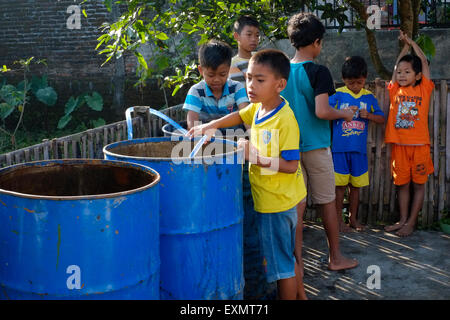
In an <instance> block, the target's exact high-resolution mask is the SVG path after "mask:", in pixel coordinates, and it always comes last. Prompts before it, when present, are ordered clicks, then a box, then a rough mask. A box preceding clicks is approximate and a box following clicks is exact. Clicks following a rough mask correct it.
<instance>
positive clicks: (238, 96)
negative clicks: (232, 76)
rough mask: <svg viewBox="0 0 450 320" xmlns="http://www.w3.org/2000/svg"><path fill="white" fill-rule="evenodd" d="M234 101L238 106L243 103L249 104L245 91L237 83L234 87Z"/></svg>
mask: <svg viewBox="0 0 450 320" xmlns="http://www.w3.org/2000/svg"><path fill="white" fill-rule="evenodd" d="M234 100H235V101H236V105H240V104H241V103H244V102H250V100H249V99H248V97H247V91H246V90H245V87H244V85H243V84H242V83H240V82H238V84H237V86H236V93H235V95H234Z"/></svg>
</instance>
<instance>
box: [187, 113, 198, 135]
mask: <svg viewBox="0 0 450 320" xmlns="http://www.w3.org/2000/svg"><path fill="white" fill-rule="evenodd" d="M186 120H187V129H188V130H190V129H191V128H192V127H193V126H195V122H198V113H197V112H194V111H191V110H189V111H188V113H187V118H186Z"/></svg>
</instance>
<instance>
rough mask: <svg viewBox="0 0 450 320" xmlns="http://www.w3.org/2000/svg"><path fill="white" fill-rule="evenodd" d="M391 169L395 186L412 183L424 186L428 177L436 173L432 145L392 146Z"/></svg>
mask: <svg viewBox="0 0 450 320" xmlns="http://www.w3.org/2000/svg"><path fill="white" fill-rule="evenodd" d="M391 169H392V176H393V177H394V184H395V185H397V186H401V185H404V184H407V183H408V182H410V181H411V179H412V181H413V182H414V183H416V184H424V183H426V182H427V180H428V175H429V174H430V173H433V172H434V166H433V161H432V160H431V155H430V145H422V146H404V145H397V144H393V145H392V153H391Z"/></svg>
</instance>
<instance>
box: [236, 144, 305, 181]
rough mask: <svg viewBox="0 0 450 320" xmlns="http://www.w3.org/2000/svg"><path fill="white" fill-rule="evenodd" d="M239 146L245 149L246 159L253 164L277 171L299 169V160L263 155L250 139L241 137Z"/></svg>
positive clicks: (290, 171) (294, 170) (293, 171)
mask: <svg viewBox="0 0 450 320" xmlns="http://www.w3.org/2000/svg"><path fill="white" fill-rule="evenodd" d="M238 147H239V148H243V149H244V152H245V154H244V156H245V160H247V161H249V162H250V163H252V164H255V165H257V166H260V167H262V168H267V169H269V170H273V171H276V172H284V173H295V172H297V169H298V160H285V159H283V158H274V157H264V156H261V155H260V154H259V152H258V149H256V148H255V147H254V146H253V145H252V144H251V142H250V141H248V140H246V139H239V141H238Z"/></svg>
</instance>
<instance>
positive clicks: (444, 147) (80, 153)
mask: <svg viewBox="0 0 450 320" xmlns="http://www.w3.org/2000/svg"><path fill="white" fill-rule="evenodd" d="M434 82H435V89H434V92H433V95H432V98H431V102H430V111H429V115H428V124H429V131H430V139H431V156H432V159H433V163H434V173H433V174H431V175H430V176H429V179H428V181H427V183H426V188H425V199H424V205H423V207H422V211H421V214H420V216H419V223H420V224H421V225H422V226H423V227H428V226H430V225H432V224H433V223H434V222H436V221H438V219H440V217H441V215H442V212H443V210H444V209H447V208H449V207H450V206H449V202H450V199H449V197H447V193H448V191H450V130H447V128H448V127H449V126H450V112H447V109H448V106H449V100H450V93H449V91H448V84H447V80H438V81H434ZM369 87H370V88H371V89H372V92H373V93H374V94H375V96H376V97H377V99H378V102H379V105H380V107H381V108H382V110H383V112H384V114H385V116H386V119H387V116H388V113H389V94H388V91H387V85H386V83H385V82H384V81H382V80H380V79H377V80H376V81H375V82H374V83H372V84H370V85H369ZM181 107H182V105H177V106H173V107H170V108H167V109H164V110H160V111H161V112H163V113H165V114H166V115H168V116H169V117H171V118H172V119H174V120H175V121H181V120H185V119H186V113H185V111H183V110H182V108H181ZM135 110H136V112H135V113H134V116H133V119H132V123H133V135H134V137H135V138H143V137H157V136H161V135H162V131H161V128H162V126H163V125H164V124H165V123H164V122H163V121H162V120H161V119H160V118H158V117H155V116H153V115H151V114H150V113H149V112H148V109H147V108H145V107H142V108H139V107H135ZM368 130H369V132H368V139H367V156H368V160H369V178H370V185H369V186H367V187H364V188H361V190H360V205H359V214H358V216H359V220H360V221H361V222H363V223H368V224H371V225H375V224H384V223H389V222H393V221H396V219H398V208H397V199H396V187H395V186H394V184H393V182H392V176H391V170H390V163H389V160H390V154H391V146H390V145H386V144H385V143H384V131H385V125H384V124H383V125H377V124H374V123H370V124H369V129H368ZM126 139H127V125H126V121H125V120H123V121H119V122H116V123H112V124H108V125H105V126H102V127H98V128H95V129H91V130H87V131H84V132H81V133H77V134H74V135H70V136H66V137H62V138H56V139H52V140H44V141H43V142H42V143H40V144H36V145H33V146H30V147H27V148H23V149H20V150H16V151H13V152H10V153H6V154H2V155H0V167H4V166H9V165H13V164H17V163H23V162H30V161H39V160H47V159H66V158H97V159H102V158H103V152H102V150H103V147H104V146H105V145H107V144H109V143H113V142H116V141H121V140H126ZM317 218H318V214H317V212H316V210H315V208H314V206H313V205H312V203H311V199H310V197H308V206H307V210H306V213H305V219H307V220H316V219H317Z"/></svg>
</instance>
